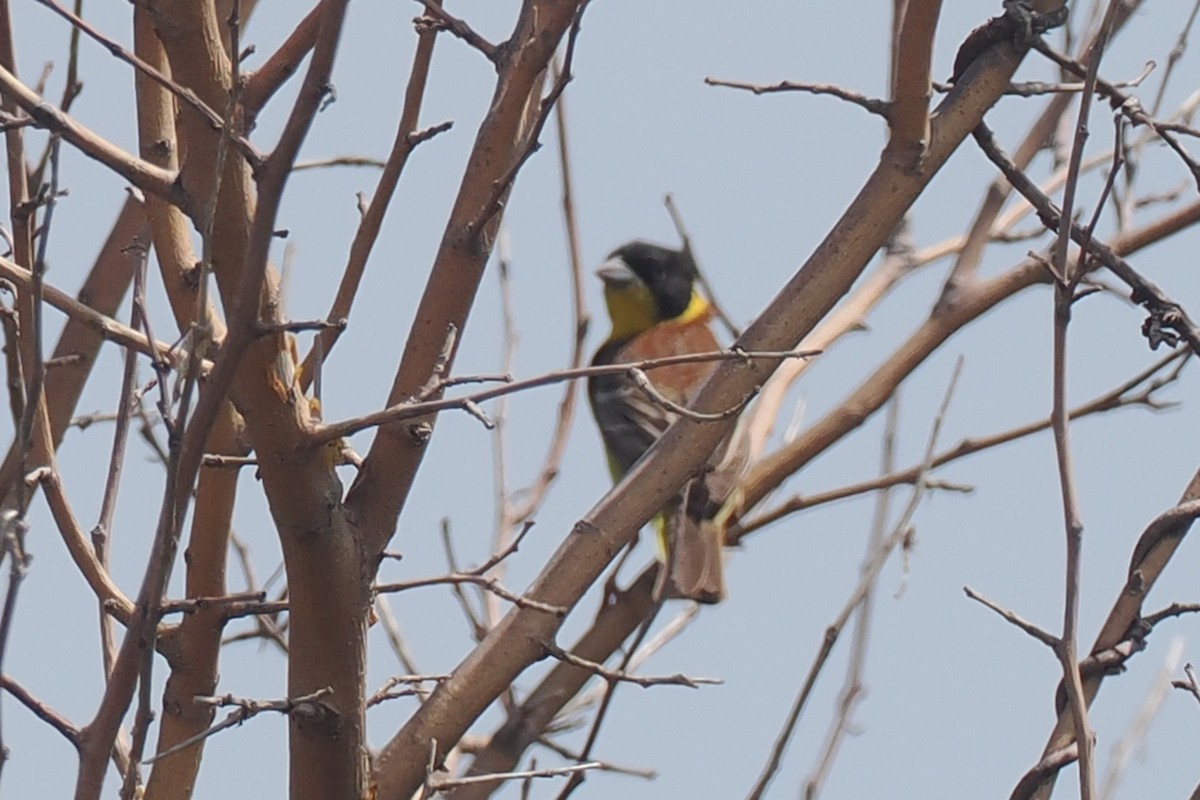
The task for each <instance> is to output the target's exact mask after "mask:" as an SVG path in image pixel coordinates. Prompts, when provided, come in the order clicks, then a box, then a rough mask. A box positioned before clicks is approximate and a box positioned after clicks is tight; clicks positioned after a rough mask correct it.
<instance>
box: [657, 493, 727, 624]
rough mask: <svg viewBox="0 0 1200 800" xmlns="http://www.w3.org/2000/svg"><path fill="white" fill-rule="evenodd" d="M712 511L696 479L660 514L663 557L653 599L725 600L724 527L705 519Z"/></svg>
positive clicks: (702, 601) (714, 601)
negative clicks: (722, 553) (671, 505)
mask: <svg viewBox="0 0 1200 800" xmlns="http://www.w3.org/2000/svg"><path fill="white" fill-rule="evenodd" d="M711 512H712V509H711V503H710V497H709V493H708V491H707V488H706V487H705V485H704V480H703V479H702V478H697V479H693V480H691V481H689V482H688V483H687V485H685V486H684V488H683V492H682V494H681V495H680V497H679V499H678V501H677V503H676V504H673V507H672V508H670V509H667V510H666V512H665V513H664V514H663V515H662V518H661V524H660V527H659V537H660V542H659V544H660V547H661V548H662V549H663V550H664V552H665V558H664V559H663V561H664V564H663V568H662V570H661V571H660V572H659V578H658V583H657V585H656V586H655V588H654V596H655V598H656V599H659V598H663V597H671V598H685V599H688V600H695V601H696V602H697V603H719V602H721V600H723V599H724V598H725V574H724V566H723V564H722V560H721V551H722V547H723V544H724V538H725V536H724V530H723V526H722V525H721V524H719V523H717V522H716V521H714V520H713V519H711V518H708V517H710V515H711ZM664 540H665V541H664Z"/></svg>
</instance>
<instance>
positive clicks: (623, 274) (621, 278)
mask: <svg viewBox="0 0 1200 800" xmlns="http://www.w3.org/2000/svg"><path fill="white" fill-rule="evenodd" d="M596 275H598V276H599V277H600V280H602V281H604V285H605V286H611V287H612V288H614V289H628V288H630V287H631V286H634V285H635V284H638V283H641V282H642V279H641V278H639V277H638V276H637V273H635V272H634V271H633V270H631V269H630V268H629V265H628V264H626V263H625V259H623V258H621V257H620V256H618V257H616V258H610V259H609V260H608V261H605V262H604V263H603V264H601V265H600V267H599V269H597V270H596Z"/></svg>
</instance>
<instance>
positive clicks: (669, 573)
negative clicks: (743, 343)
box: [588, 241, 733, 603]
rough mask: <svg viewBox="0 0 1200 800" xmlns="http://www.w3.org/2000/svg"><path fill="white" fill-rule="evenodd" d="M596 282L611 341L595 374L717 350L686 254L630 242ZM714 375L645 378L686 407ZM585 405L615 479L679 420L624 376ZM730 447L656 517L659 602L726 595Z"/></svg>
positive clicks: (702, 365)
mask: <svg viewBox="0 0 1200 800" xmlns="http://www.w3.org/2000/svg"><path fill="white" fill-rule="evenodd" d="M597 274H598V275H599V277H600V279H601V280H602V281H603V282H604V302H605V305H606V306H607V307H608V315H609V318H610V319H611V321H612V333H610V334H609V336H608V339H607V340H605V342H604V344H603V345H601V346H600V349H599V350H598V351H597V352H596V355H595V357H594V358H593V359H592V365H593V366H597V365H605V364H624V363H631V362H637V361H643V360H646V359H653V358H662V357H665V356H675V355H686V354H690V353H705V352H711V351H715V350H720V349H721V345H720V344H719V343H718V342H717V339H716V337H715V336H714V335H713V332H712V330H711V329H710V328H709V322H710V321H711V319H712V317H713V311H712V308H711V306H710V305H709V304H708V302H706V301H705V300H704V298H703V297H701V296H700V295H699V294H698V293H697V292H696V290H695V288H694V284H695V280H696V264H695V261H694V260H693V259H692V257H691V255H690V254H689V253H687V252H681V251H679V250H671V249H669V248H666V247H661V246H659V245H656V244H650V243H649V242H643V241H634V242H630V243H629V244H626V245H623V246H622V247H618V248H617V249H616V250H614V251H613V252H612V253H611V254H610V255H609V256H608V259H607V260H606V261H605V262H604V264H603V265H602V266H601V267H600V269H599V270H597ZM715 368H716V362H713V361H706V362H697V363H688V364H675V365H671V366H666V367H658V368H654V369H650V370H647V371H646V375H647V377H648V378H649V379H650V382H651V383H652V384H653V385H654V388H655V389H656V390H657V391H658V392H659V393H660V394H662V395H663V396H664V397H666V398H667V399H668V400H670V401H671V402H673V403H677V404H679V405H683V406H687V405H690V404H691V402H692V400H693V399H695V396H696V394H697V393H698V392H699V390H700V387H701V386H703V385H704V382H705V381H706V380H708V377H709V375H711V374H712V373H713V371H714V369H715ZM588 400H589V401H590V402H591V406H592V414H593V415H594V416H595V418H596V424H597V425H598V426H599V428H600V436H601V438H602V439H603V440H604V447H605V450H606V452H607V455H608V462H609V469H610V470H611V471H612V474H613V479H614V480H617V479H619V478H620V477H621V476H622V475H623V474H625V472H627V471H628V470H629V468H630V467H632V466H633V464H634V462H636V461H637V460H638V459H639V458H641V456H642V454H643V453H645V452H646V451H647V450H648V449H649V448H650V446H651V445H652V444H654V442H655V440H656V439H658V437H659V436H661V435H662V433H663V431H665V430H666V429H667V427H668V426H669V425H670V424H671V423H672V422H673V421H674V419H675V417H676V414H675V413H674V412H672V411H671V410H670V409H668V408H667V407H666V406H665V405H664V404H663V403H661V402H657V401H656V400H655V399H654V398H652V397H650V396H648V395H647V393H646V392H644V391H643V390H642V389H640V388H639V387H638V386H637V384H636V383H635V381H634V380H633V378H632V377H631V376H629V375H628V374H624V373H622V374H610V375H594V376H592V377H591V378H589V379H588ZM727 447H728V442H726V443H725V445H723V446H722V447H721V448H718V451H717V453H715V454H714V456H713V459H712V460H710V463H709V465H708V466H707V467H706V468H705V470H704V471H703V472H702V473H701V474H699V475H697V476H696V477H694V478H692V479H691V480H689V481H688V483H687V484H685V486H684V488H683V489H682V490H681V491H680V494H679V496H677V497H675V498H674V499H673V500H671V502H670V503H669V504H668V505H667V506H666V507H665V508H664V509H663V510H662V512H661V513H660V514H659V516H658V518H657V525H658V533H659V542H660V554H661V556H662V558H663V561H664V566H663V569H662V570H661V571H660V573H659V575H660V577H659V582H658V585H657V587H656V589H655V597H656V598H658V597H684V598H688V599H691V600H696V601H698V602H701V603H716V602H719V601H720V600H721V599H722V598H723V597H724V596H725V581H724V577H723V575H722V567H721V547H722V544H723V538H724V532H723V530H721V528H720V527H719V526H717V525H714V524H711V522H710V521H711V518H712V516H713V514H715V513H716V512H717V510H718V509H719V507H720V504H721V503H722V502H724V500H725V497H726V496H727V495H728V494H729V491H730V489H732V487H733V482H732V480H731V479H729V477H728V476H727V475H723V474H721V473H720V472H719V471H718V470H717V469H716V465H717V464H718V463H719V462H721V461H722V460H723V458H724V451H726V450H727Z"/></svg>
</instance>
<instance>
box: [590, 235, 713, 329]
mask: <svg viewBox="0 0 1200 800" xmlns="http://www.w3.org/2000/svg"><path fill="white" fill-rule="evenodd" d="M621 264H624V265H625V266H627V267H628V268H629V269H630V271H632V272H633V274H634V275H636V276H637V278H638V279H639V280H641V282H642V283H643V284H645V286H646V288H647V289H648V290H649V291H650V295H651V297H653V299H654V306H655V317H657V319H658V320H659V321H662V320H669V319H674V318H676V317H678V316H679V315H680V314H682V313H683V312H684V311H685V310H686V309H687V307H688V304H689V303H691V301H692V284H693V283H694V282H695V279H696V262H695V261H693V260H692V257H691V256H690V255H689V254H688V253H685V252H682V251H680V250H672V249H670V248H667V247H663V246H661V245H657V244H652V243H650V242H643V241H640V240H638V241H633V242H630V243H629V244H626V245H622V246H621V247H618V248H617V249H616V250H613V251H612V252H611V253H609V255H608V260H607V262H606V265H612V266H613V267H615V269H614V270H612V271H611V272H610V274H612V275H616V274H617V272H618V271H619V268H620V265H621ZM601 278H603V279H604V280H605V282H606V283H610V280H609V278H608V277H606V274H605V269H604V268H602V269H601Z"/></svg>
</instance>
